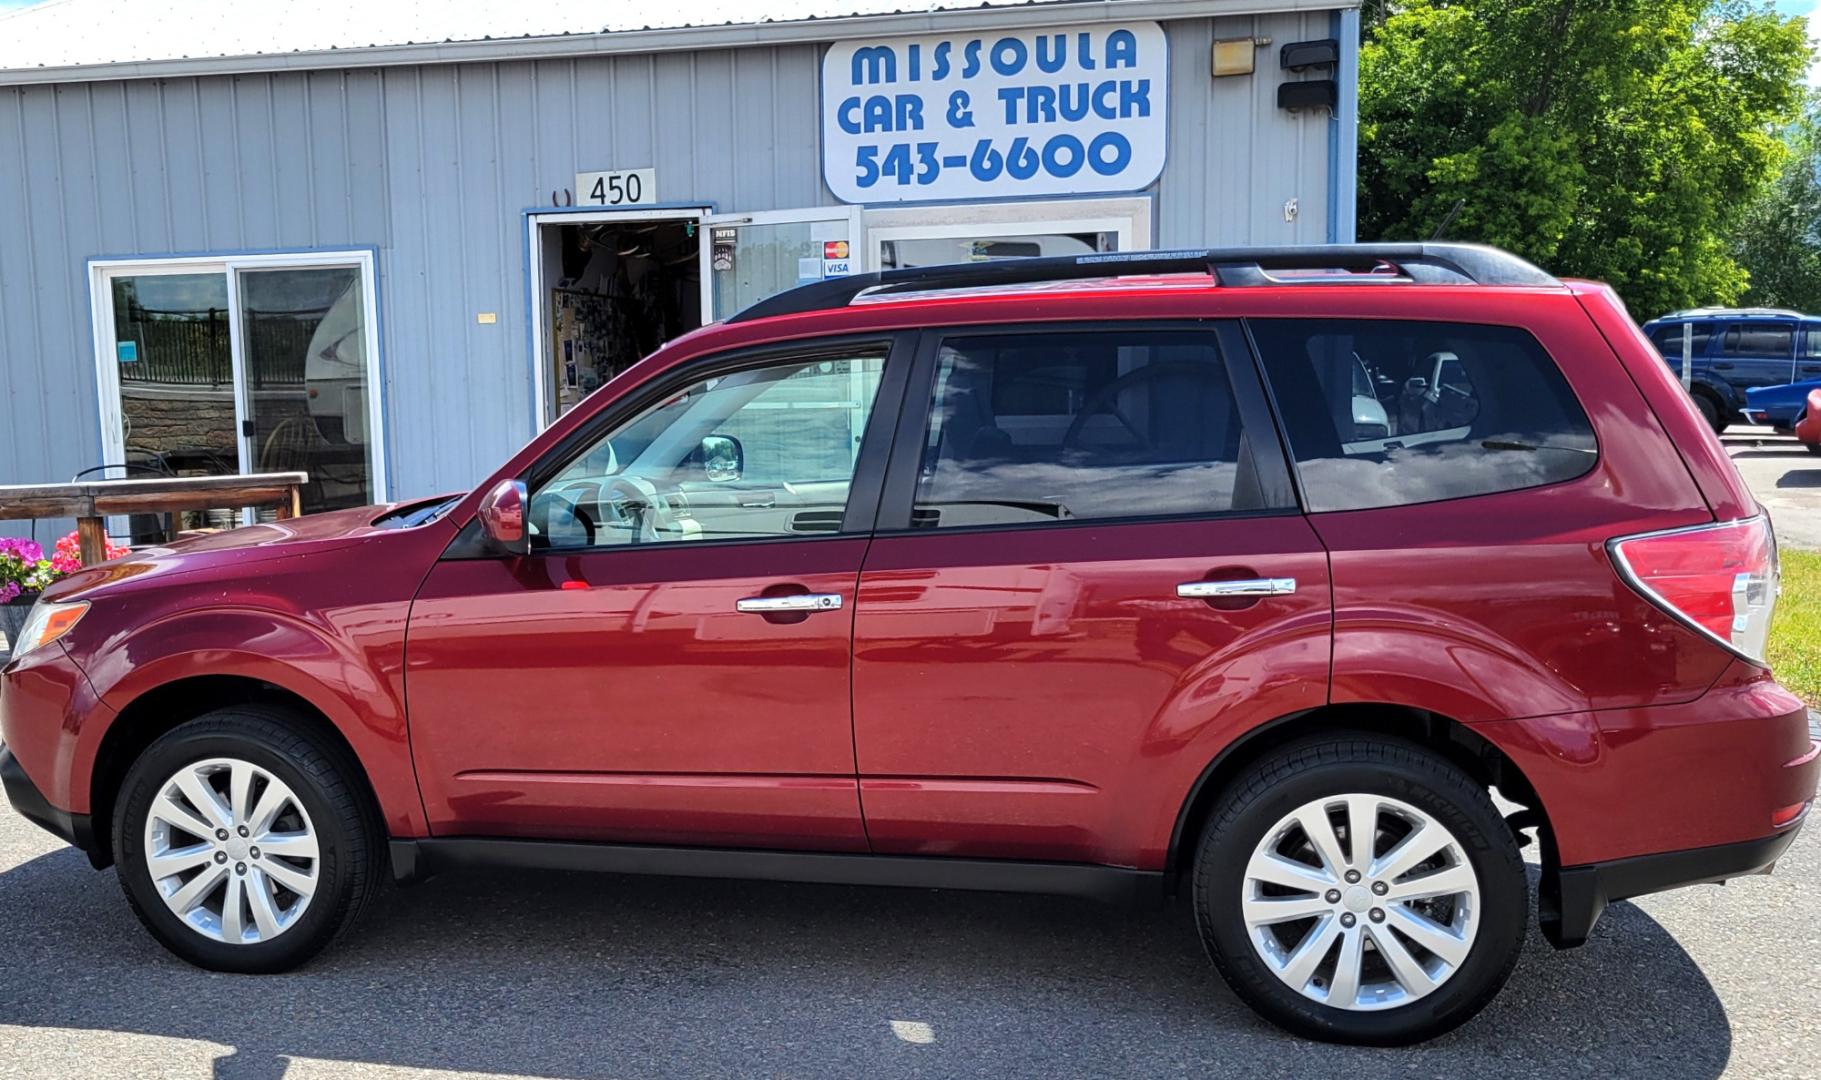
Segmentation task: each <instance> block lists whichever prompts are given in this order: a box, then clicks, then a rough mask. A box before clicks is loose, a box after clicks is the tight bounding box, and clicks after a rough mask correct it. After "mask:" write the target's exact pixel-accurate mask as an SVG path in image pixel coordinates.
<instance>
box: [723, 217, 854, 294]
mask: <svg viewBox="0 0 1821 1080" xmlns="http://www.w3.org/2000/svg"><path fill="white" fill-rule="evenodd" d="M702 227H703V229H705V230H706V231H707V233H708V243H706V244H704V245H703V247H702V308H703V310H704V311H706V312H707V313H708V317H709V320H710V321H715V322H718V321H720V320H722V319H725V318H728V317H729V316H731V315H734V314H735V313H737V312H739V311H741V310H742V309H744V308H747V307H750V306H752V305H753V304H756V303H758V302H759V301H760V300H763V299H765V298H766V297H769V296H776V295H777V294H778V293H781V292H784V291H785V290H786V289H794V288H796V287H797V286H798V285H807V284H809V283H811V282H815V281H821V280H822V279H823V278H830V277H842V276H845V275H847V274H855V273H859V270H860V267H859V256H860V252H859V246H860V209H859V207H848V206H824V207H816V208H814V209H809V210H771V211H765V212H761V213H752V214H722V215H717V216H714V217H708V218H704V219H703V221H702Z"/></svg>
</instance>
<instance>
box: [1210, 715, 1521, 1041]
mask: <svg viewBox="0 0 1821 1080" xmlns="http://www.w3.org/2000/svg"><path fill="white" fill-rule="evenodd" d="M1528 897H1529V891H1528V886H1527V882H1526V879H1525V876H1524V867H1523V862H1522V860H1521V859H1520V858H1519V856H1518V851H1517V845H1516V843H1515V841H1514V840H1513V838H1512V835H1511V832H1510V830H1509V828H1508V827H1507V826H1506V825H1505V822H1504V820H1503V819H1502V818H1501V817H1500V815H1499V813H1498V810H1497V809H1496V808H1495V807H1494V806H1493V805H1492V801H1491V799H1490V798H1489V796H1488V795H1487V793H1486V790H1485V788H1484V787H1482V786H1480V785H1478V784H1476V783H1475V782H1474V781H1473V780H1472V779H1470V778H1469V777H1468V776H1467V775H1466V774H1465V773H1463V772H1461V771H1460V770H1459V769H1458V768H1456V767H1455V766H1453V765H1452V764H1450V763H1449V762H1448V761H1446V760H1445V759H1443V758H1441V757H1439V756H1437V755H1435V754H1433V753H1431V752H1429V751H1428V750H1425V749H1423V748H1422V747H1420V746H1418V745H1416V744H1413V743H1407V742H1403V741H1401V740H1394V739H1389V738H1377V737H1370V736H1363V735H1362V736H1334V737H1326V738H1322V739H1317V740H1313V741H1308V742H1303V743H1297V744H1293V745H1291V746H1288V747H1286V748H1284V749H1283V750H1281V751H1279V752H1278V753H1276V754H1274V755H1272V756H1271V757H1269V758H1267V759H1265V760H1262V761H1260V762H1258V763H1257V764H1255V765H1254V766H1253V767H1252V768H1251V769H1250V770H1248V771H1247V773H1246V774H1245V775H1244V776H1242V777H1241V778H1240V779H1239V781H1238V782H1237V783H1235V784H1233V785H1232V786H1231V788H1230V789H1229V790H1228V791H1227V793H1226V794H1225V796H1224V797H1223V798H1222V799H1221V800H1220V802H1219V803H1218V804H1217V805H1216V807H1215V808H1214V811H1213V814H1212V816H1211V817H1210V819H1209V821H1208V824H1207V827H1206V828H1205V829H1204V831H1203V833H1202V838H1201V845H1200V851H1199V853H1198V856H1197V859H1196V866H1195V889H1194V904H1195V911H1196V916H1197V921H1198V924H1199V926H1200V929H1201V937H1202V942H1203V944H1204V945H1205V946H1206V947H1207V950H1208V953H1209V955H1210V956H1211V957H1212V958H1213V960H1214V963H1215V965H1216V966H1217V967H1218V968H1219V970H1220V973H1221V975H1222V976H1223V977H1224V978H1225V979H1226V981H1227V983H1228V985H1230V986H1231V987H1232V988H1233V990H1234V992H1235V993H1237V994H1238V995H1239V996H1240V998H1242V999H1243V1000H1244V1001H1245V1002H1246V1003H1247V1004H1248V1005H1250V1006H1251V1007H1252V1008H1253V1009H1255V1010H1256V1011H1257V1012H1259V1013H1260V1014H1261V1015H1263V1016H1264V1017H1265V1018H1267V1019H1269V1020H1272V1021H1274V1022H1275V1023H1277V1024H1279V1025H1281V1026H1282V1027H1285V1028H1287V1029H1289V1030H1291V1031H1294V1032H1296V1033H1298V1034H1301V1035H1305V1036H1309V1037H1312V1038H1317V1039H1325V1040H1330V1041H1336V1042H1350V1043H1364V1044H1373V1045H1401V1044H1407V1043H1413V1042H1419V1041H1421V1040H1424V1039H1429V1038H1433V1037H1434V1036H1436V1035H1439V1034H1441V1033H1443V1032H1445V1031H1448V1030H1450V1029H1451V1028H1454V1027H1455V1026H1457V1025H1459V1024H1462V1023H1464V1022H1466V1021H1467V1020H1468V1019H1469V1018H1471V1017H1472V1016H1473V1015H1474V1014H1475V1013H1477V1012H1479V1010H1480V1009H1481V1008H1483V1007H1484V1006H1485V1005H1486V1003H1487V1002H1489V1001H1491V1000H1492V998H1493V997H1494V996H1495V995H1496V994H1497V993H1498V991H1499V988H1500V987H1502V986H1503V985H1504V983H1505V980H1506V978H1507V977H1509V976H1510V974H1511V971H1512V969H1513V967H1514V966H1515V965H1516V963H1517V958H1518V954H1519V952H1520V951H1521V949H1522V946H1523V939H1524V934H1525V931H1526V927H1527V926H1528V918H1529V916H1528V908H1527V904H1528Z"/></svg>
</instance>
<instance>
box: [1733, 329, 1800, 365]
mask: <svg viewBox="0 0 1821 1080" xmlns="http://www.w3.org/2000/svg"><path fill="white" fill-rule="evenodd" d="M1795 334H1796V328H1795V327H1793V326H1791V325H1789V324H1788V323H1783V324H1781V325H1779V324H1775V323H1773V324H1770V325H1767V326H1733V327H1728V328H1727V330H1726V337H1725V338H1724V339H1723V340H1722V341H1721V342H1720V355H1722V356H1775V357H1778V358H1786V357H1788V356H1789V351H1790V349H1792V348H1794V347H1795Z"/></svg>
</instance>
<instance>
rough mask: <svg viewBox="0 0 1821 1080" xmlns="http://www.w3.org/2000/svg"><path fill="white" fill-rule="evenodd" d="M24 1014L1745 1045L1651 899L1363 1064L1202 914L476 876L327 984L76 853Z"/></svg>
mask: <svg viewBox="0 0 1821 1080" xmlns="http://www.w3.org/2000/svg"><path fill="white" fill-rule="evenodd" d="M1533 873H1534V870H1533ZM893 1021H899V1022H901V1023H903V1024H908V1025H914V1024H921V1025H927V1032H925V1031H924V1029H921V1028H914V1027H908V1026H907V1027H903V1028H902V1032H903V1034H895V1033H894V1028H893ZM0 1024H15V1025H24V1026H31V1027H51V1028H68V1029H78V1030H85V1031H118V1032H128V1033H136V1034H144V1035H156V1036H170V1037H177V1038H187V1039H202V1040H209V1041H213V1042H216V1043H222V1044H226V1045H229V1046H232V1047H234V1050H233V1052H232V1053H230V1054H227V1055H224V1056H222V1057H219V1058H217V1059H216V1061H215V1074H216V1076H217V1077H219V1078H222V1080H271V1078H275V1077H279V1076H281V1075H283V1074H284V1072H285V1070H286V1067H287V1065H288V1063H289V1059H290V1058H292V1057H305V1058H314V1059H326V1060H328V1061H331V1062H359V1063H375V1064H385V1065H402V1066H412V1067H418V1068H432V1069H449V1070H464V1071H478V1072H493V1073H507V1074H512V1073H525V1074H528V1075H533V1076H549V1077H582V1076H598V1075H615V1076H651V1075H662V1076H685V1075H689V1076H694V1075H703V1076H733V1075H739V1076H754V1075H790V1076H858V1075H862V1074H884V1075H897V1074H908V1073H915V1074H919V1075H979V1074H987V1073H991V1074H993V1075H998V1076H1005V1075H1040V1076H1089V1075H1117V1076H1162V1075H1166V1074H1176V1073H1186V1072H1191V1071H1193V1072H1197V1073H1200V1072H1207V1073H1213V1074H1218V1075H1256V1076H1331V1075H1355V1076H1357V1075H1413V1076H1417V1075H1420V1076H1495V1075H1496V1076H1522V1075H1534V1076H1558V1075H1563V1074H1565V1073H1574V1074H1583V1075H1602V1076H1622V1075H1640V1076H1642V1075H1648V1076H1652V1077H1699V1078H1703V1080H1705V1078H1710V1077H1715V1076H1718V1075H1719V1074H1720V1072H1721V1071H1722V1069H1723V1068H1724V1067H1725V1065H1726V1062H1727V1059H1728V1057H1729V1055H1730V1053H1731V1047H1732V1032H1731V1027H1730V1025H1729V1024H1728V1022H1727V1018H1726V1015H1725V1013H1724V1011H1723V1009H1722V1007H1721V1004H1720V1002H1719V999H1718V998H1717V997H1716V996H1715V994H1714V992H1713V989H1712V988H1711V987H1710V986H1709V984H1708V982H1707V979H1706V978H1705V977H1704V976H1703V975H1702V973H1701V971H1700V969H1699V968H1697V967H1696V966H1695V964H1694V962H1693V961H1692V960H1691V959H1690V958H1689V957H1688V955H1687V954H1686V953H1684V952H1683V950H1682V948H1681V946H1680V945H1678V944H1677V942H1676V941H1675V939H1674V938H1672V937H1670V936H1669V934H1668V933H1667V932H1666V931H1665V930H1664V929H1663V928H1662V927H1661V926H1659V925H1658V924H1657V923H1656V922H1655V921H1653V920H1652V919H1651V918H1649V917H1648V916H1647V915H1645V914H1644V913H1643V912H1642V911H1640V910H1639V909H1638V908H1636V907H1633V906H1632V905H1630V904H1618V905H1615V906H1614V907H1613V908H1612V909H1611V910H1610V911H1609V912H1608V913H1607V915H1606V917H1605V919H1604V920H1603V921H1602V923H1601V924H1600V928H1599V933H1598V934H1597V936H1596V939H1595V940H1594V941H1593V942H1592V943H1591V944H1590V945H1589V946H1588V947H1586V948H1584V949H1581V950H1579V951H1576V952H1568V953H1556V952H1554V951H1552V950H1550V949H1549V947H1548V946H1547V945H1545V944H1544V943H1543V942H1542V940H1541V938H1539V937H1537V936H1535V934H1534V933H1533V935H1532V941H1531V943H1530V947H1529V948H1528V949H1527V950H1526V953H1525V956H1524V959H1523V961H1522V962H1521V963H1520V965H1519V967H1518V969H1517V973H1516V974H1515V975H1514V976H1513V978H1512V980H1511V983H1510V984H1509V985H1508V986H1507V987H1506V989H1505V992H1504V993H1503V994H1502V995H1501V996H1500V998H1499V999H1498V1000H1497V1001H1496V1002H1494V1003H1493V1005H1492V1006H1491V1007H1490V1008H1488V1009H1487V1010H1486V1012H1485V1013H1483V1014H1482V1015H1481V1016H1480V1017H1478V1018H1477V1019H1476V1020H1474V1021H1473V1022H1471V1023H1470V1024H1468V1025H1467V1026H1466V1027H1464V1028H1462V1029H1461V1030H1459V1031H1457V1032H1455V1033H1453V1034H1451V1035H1448V1036H1446V1037H1444V1038H1442V1039H1440V1040H1437V1041H1435V1042H1433V1043H1430V1044H1428V1045H1426V1046H1421V1047H1416V1048H1412V1049H1407V1050H1359V1049H1351V1048H1346V1047H1337V1046H1324V1045H1319V1044H1313V1043H1307V1042H1302V1041H1299V1040H1296V1039H1293V1038H1290V1037H1289V1036H1286V1035H1283V1034H1280V1033H1279V1032H1278V1031H1277V1030H1276V1029H1274V1028H1271V1027H1268V1026H1266V1025H1265V1024H1264V1023H1263V1022H1262V1021H1259V1020H1257V1019H1256V1018H1255V1017H1254V1016H1253V1015H1252V1014H1251V1013H1250V1012H1249V1011H1248V1010H1247V1009H1246V1008H1245V1007H1244V1006H1243V1005H1241V1004H1240V1003H1239V1002H1238V1001H1237V1000H1236V999H1235V998H1234V997H1233V996H1232V994H1230V993H1229V992H1228V991H1227V989H1226V987H1225V986H1224V985H1223V984H1222V983H1221V982H1220V979H1219V977H1218V976H1217V975H1216V974H1215V973H1214V971H1213V969H1212V967H1211V966H1210V965H1209V964H1208V962H1207V961H1206V959H1205V958H1204V957H1203V955H1202V952H1201V948H1200V946H1199V944H1198V943H1197V941H1196V939H1195V933H1194V929H1193V925H1192V922H1191V920H1190V918H1189V916H1188V914H1187V911H1186V908H1185V907H1183V906H1180V905H1178V906H1172V907H1170V908H1167V909H1163V910H1141V911H1127V910H1122V909H1115V908H1107V907H1100V906H1096V905H1093V904H1090V903H1086V902H1079V901H1072V900H1063V899H1050V898H1036V897H1019V896H996V895H986V894H966V893H946V894H943V893H934V892H925V891H906V890H885V889H876V890H875V889H858V888H836V887H822V886H794V885H776V884H762V883H742V882H712V881H679V880H663V879H637V878H613V877H595V876H581V875H561V874H537V875H533V874H522V875H512V876H506V875H485V876H479V875H477V876H468V877H456V876H450V877H444V878H439V879H435V880H432V881H431V882H428V883H426V884H424V885H421V886H418V887H416V888H414V889H410V890H402V891H393V892H390V893H388V894H387V895H386V896H384V897H382V898H381V899H380V901H379V902H378V903H376V904H375V905H374V907H373V909H371V910H370V911H369V912H368V916H367V918H366V919H365V921H364V922H362V923H361V924H360V925H359V926H358V927H357V928H356V930H355V931H354V933H353V934H352V936H350V937H349V938H348V939H346V940H344V941H342V942H341V943H340V944H339V945H337V946H335V947H333V948H332V949H331V950H330V951H329V952H328V953H326V954H325V955H323V956H322V957H320V958H318V959H317V960H316V962H315V963H313V964H312V965H311V966H309V967H307V968H305V969H304V970H302V971H299V972H295V973H293V974H290V975H284V976H266V977H248V976H231V975H218V974H212V973H209V972H204V971H200V970H197V969H194V968H191V967H189V966H187V965H185V964H183V963H181V962H180V961H178V960H176V959H174V958H173V957H171V956H169V955H168V954H166V953H165V952H164V951H163V950H162V949H161V948H160V947H159V946H157V945H156V944H155V943H154V942H153V941H152V940H151V938H150V937H149V936H147V935H146V934H145V933H144V932H142V931H141V929H140V927H139V925H138V923H137V922H135V921H134V919H133V917H132V915H131V914H130V913H129V912H128V910H127V906H126V903H125V901H124V899H123V898H122V897H121V895H120V892H119V889H118V886H117V885H116V883H115V881H114V880H113V874H112V872H108V873H106V874H96V873H94V872H93V871H91V870H89V869H88V866H87V863H86V861H85V860H84V859H83V858H82V857H81V856H80V855H78V854H77V853H76V852H75V851H73V850H69V849H63V850H60V851H58V852H55V853H53V854H50V855H45V856H43V857H40V858H37V859H34V860H31V861H29V862H26V863H24V864H22V865H20V866H17V867H15V868H14V869H12V870H10V871H7V872H6V873H4V874H0ZM926 1035H927V1037H932V1038H933V1041H925V1042H917V1041H912V1040H917V1039H922V1038H925V1037H926ZM88 1065H89V1066H90V1067H92V1068H94V1069H95V1070H96V1071H97V1072H104V1071H107V1069H108V1068H109V1063H108V1062H106V1061H102V1060H94V1061H91V1062H89V1063H88ZM1362 1067H1364V1068H1366V1069H1368V1070H1370V1071H1367V1072H1361V1071H1360V1070H1361V1069H1362Z"/></svg>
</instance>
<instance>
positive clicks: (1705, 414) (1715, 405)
mask: <svg viewBox="0 0 1821 1080" xmlns="http://www.w3.org/2000/svg"><path fill="white" fill-rule="evenodd" d="M1690 396H1691V397H1693V398H1694V401H1695V408H1696V409H1698V410H1699V411H1700V413H1701V419H1703V420H1705V421H1707V426H1708V427H1710V428H1713V431H1714V434H1715V435H1719V434H1721V433H1722V432H1724V431H1725V430H1726V427H1727V420H1726V416H1725V411H1724V410H1723V409H1721V407H1720V403H1719V402H1717V401H1715V400H1714V399H1713V398H1711V397H1709V396H1708V395H1707V394H1705V393H1701V392H1699V391H1697V392H1695V393H1694V394H1692V395H1690Z"/></svg>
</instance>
